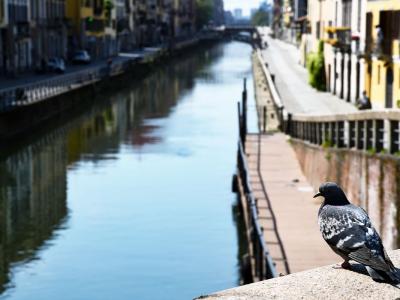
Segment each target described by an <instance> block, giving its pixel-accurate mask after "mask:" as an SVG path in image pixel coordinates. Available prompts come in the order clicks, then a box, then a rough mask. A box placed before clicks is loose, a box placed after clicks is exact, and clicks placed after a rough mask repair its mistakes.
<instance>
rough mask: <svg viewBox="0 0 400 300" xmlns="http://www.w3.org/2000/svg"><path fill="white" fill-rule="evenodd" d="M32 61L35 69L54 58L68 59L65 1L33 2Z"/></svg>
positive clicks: (39, 0) (37, 0) (35, 0)
mask: <svg viewBox="0 0 400 300" xmlns="http://www.w3.org/2000/svg"><path fill="white" fill-rule="evenodd" d="M30 8H31V9H30V11H31V20H32V22H31V36H32V59H33V61H34V67H35V69H41V68H42V67H43V64H44V63H45V62H46V61H48V60H49V59H50V58H53V57H61V58H63V59H67V46H68V44H67V42H68V23H67V22H66V18H65V17H66V14H65V8H66V6H65V0H46V1H43V0H31V4H30Z"/></svg>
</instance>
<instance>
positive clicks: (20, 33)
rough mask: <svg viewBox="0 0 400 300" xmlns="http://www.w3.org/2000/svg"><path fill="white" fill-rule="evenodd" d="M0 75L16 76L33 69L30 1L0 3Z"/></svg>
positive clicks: (19, 0)
mask: <svg viewBox="0 0 400 300" xmlns="http://www.w3.org/2000/svg"><path fill="white" fill-rule="evenodd" d="M0 7H2V11H1V14H2V16H1V17H0V18H1V19H2V22H1V23H0V33H1V34H0V45H1V52H2V62H1V64H0V73H1V74H2V75H7V76H16V75H18V74H19V73H23V72H25V71H28V70H30V69H31V68H32V64H33V62H32V39H31V29H30V22H31V14H30V1H28V0H18V1H16V0H8V1H4V0H3V1H0Z"/></svg>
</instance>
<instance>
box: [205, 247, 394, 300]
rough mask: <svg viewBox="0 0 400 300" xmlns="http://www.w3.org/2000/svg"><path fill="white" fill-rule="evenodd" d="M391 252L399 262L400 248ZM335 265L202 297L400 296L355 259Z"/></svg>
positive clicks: (326, 297)
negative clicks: (346, 266) (341, 266)
mask: <svg viewBox="0 0 400 300" xmlns="http://www.w3.org/2000/svg"><path fill="white" fill-rule="evenodd" d="M310 251H313V250H312V249H310ZM388 254H389V256H390V258H391V259H392V260H393V263H394V264H395V265H396V266H399V265H400V250H396V251H389V253H388ZM333 266H334V265H330V266H325V267H321V268H317V269H311V270H308V271H304V272H299V273H294V274H291V275H287V276H283V277H279V278H274V279H269V280H265V281H262V282H258V283H253V284H249V285H245V286H242V287H238V288H234V289H230V290H226V291H222V292H217V293H215V294H212V295H209V296H201V297H200V298H198V299H210V300H211V299H221V300H223V299H226V300H228V299H229V300H236V299H240V300H246V299H252V300H256V299H285V300H287V299H307V300H311V299H325V300H327V299H400V289H398V288H396V287H393V286H391V285H390V284H386V283H377V282H374V281H373V280H372V279H371V277H370V276H369V275H368V274H367V273H366V270H365V268H364V267H363V266H361V265H360V264H357V263H353V262H352V270H344V269H337V268H333Z"/></svg>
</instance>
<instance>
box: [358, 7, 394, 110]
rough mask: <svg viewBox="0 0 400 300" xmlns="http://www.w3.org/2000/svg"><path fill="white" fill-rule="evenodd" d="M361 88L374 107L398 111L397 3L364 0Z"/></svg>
mask: <svg viewBox="0 0 400 300" xmlns="http://www.w3.org/2000/svg"><path fill="white" fill-rule="evenodd" d="M364 40H365V43H364V45H363V46H364V49H365V55H364V56H365V69H366V74H365V89H366V91H367V93H368V95H369V97H370V99H371V103H372V106H373V107H374V108H400V2H399V1H396V0H389V1H388V0H386V1H383V0H380V1H367V3H366V19H365V32H364Z"/></svg>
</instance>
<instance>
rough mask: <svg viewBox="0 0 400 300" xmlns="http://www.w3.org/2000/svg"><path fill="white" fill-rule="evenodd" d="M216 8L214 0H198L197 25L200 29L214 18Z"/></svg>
mask: <svg viewBox="0 0 400 300" xmlns="http://www.w3.org/2000/svg"><path fill="white" fill-rule="evenodd" d="M213 10H214V1H213V0H196V26H197V28H198V29H201V28H203V27H204V25H207V24H208V22H210V20H211V19H212V16H213Z"/></svg>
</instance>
